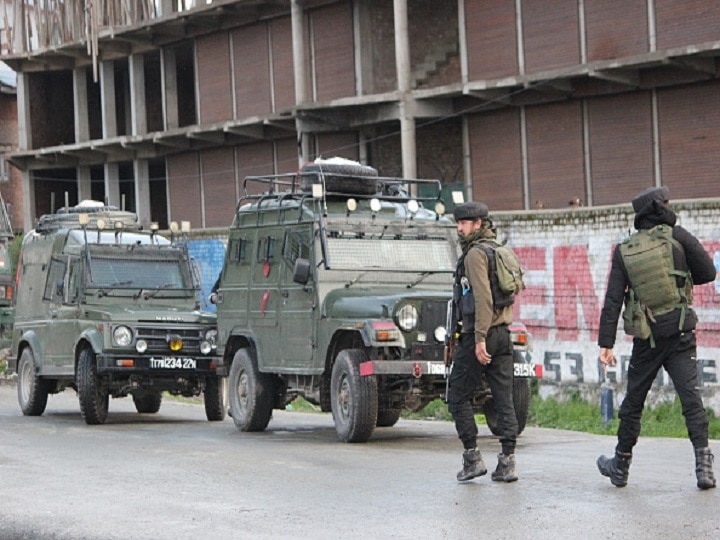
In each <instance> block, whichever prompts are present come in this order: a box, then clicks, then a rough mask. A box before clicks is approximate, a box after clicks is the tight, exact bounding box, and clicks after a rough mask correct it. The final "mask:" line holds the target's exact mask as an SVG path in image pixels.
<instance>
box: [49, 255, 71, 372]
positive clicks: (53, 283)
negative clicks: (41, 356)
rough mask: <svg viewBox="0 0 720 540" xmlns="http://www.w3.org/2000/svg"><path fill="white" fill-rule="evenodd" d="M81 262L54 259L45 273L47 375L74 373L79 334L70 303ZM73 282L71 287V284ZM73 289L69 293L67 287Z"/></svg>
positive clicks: (63, 258)
mask: <svg viewBox="0 0 720 540" xmlns="http://www.w3.org/2000/svg"><path fill="white" fill-rule="evenodd" d="M79 272H80V261H79V259H77V258H69V257H53V259H52V260H51V261H50V266H49V267H48V272H47V281H46V283H45V292H44V293H43V302H47V309H48V316H49V324H48V325H47V326H46V328H45V332H44V336H45V337H44V340H43V341H44V342H45V347H44V348H45V356H46V358H45V362H44V364H45V367H44V369H43V371H44V373H45V374H46V375H72V374H73V373H74V371H75V360H74V347H75V339H76V338H77V334H78V319H77V314H78V310H77V306H76V305H73V304H71V303H69V298H70V296H73V297H75V296H76V295H77V279H78V274H79ZM71 283H72V285H71ZM71 287H72V288H74V291H73V292H72V293H71V292H70V288H71Z"/></svg>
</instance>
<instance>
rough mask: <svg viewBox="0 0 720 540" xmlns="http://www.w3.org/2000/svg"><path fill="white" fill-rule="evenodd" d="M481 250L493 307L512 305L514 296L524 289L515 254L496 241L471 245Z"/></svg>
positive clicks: (518, 262)
mask: <svg viewBox="0 0 720 540" xmlns="http://www.w3.org/2000/svg"><path fill="white" fill-rule="evenodd" d="M473 245H475V246H477V247H479V248H480V249H482V250H483V251H484V252H485V254H486V255H487V258H488V266H489V268H492V269H494V270H495V271H494V272H490V290H491V291H492V295H493V305H494V307H496V308H498V307H505V306H510V305H512V304H513V303H514V302H515V300H514V296H515V295H516V294H517V293H519V292H520V291H522V290H523V289H524V288H525V282H524V281H523V273H524V272H523V269H522V266H521V265H520V259H518V257H517V255H515V252H514V251H513V250H512V249H510V248H509V247H507V246H506V245H504V244H501V243H500V242H498V241H497V240H484V241H482V242H478V243H476V244H473Z"/></svg>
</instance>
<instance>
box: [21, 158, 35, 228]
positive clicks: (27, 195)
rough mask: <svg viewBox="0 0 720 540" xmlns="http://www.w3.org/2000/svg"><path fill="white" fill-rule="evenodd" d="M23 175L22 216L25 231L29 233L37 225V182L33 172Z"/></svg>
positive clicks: (26, 172)
mask: <svg viewBox="0 0 720 540" xmlns="http://www.w3.org/2000/svg"><path fill="white" fill-rule="evenodd" d="M21 173H22V187H21V192H22V216H23V231H26V232H27V231H29V230H30V229H32V228H33V226H34V225H35V220H36V218H37V216H36V215H35V182H34V180H33V176H32V172H30V171H21Z"/></svg>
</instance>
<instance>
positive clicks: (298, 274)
mask: <svg viewBox="0 0 720 540" xmlns="http://www.w3.org/2000/svg"><path fill="white" fill-rule="evenodd" d="M309 280H310V261H309V260H307V259H301V258H299V257H298V258H297V259H295V268H294V269H293V281H294V282H295V283H299V284H300V285H307V282H308V281H309Z"/></svg>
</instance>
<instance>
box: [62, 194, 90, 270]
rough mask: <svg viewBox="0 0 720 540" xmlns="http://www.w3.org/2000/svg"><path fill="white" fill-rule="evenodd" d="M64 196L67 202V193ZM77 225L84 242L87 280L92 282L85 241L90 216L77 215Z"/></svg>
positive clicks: (88, 248)
mask: <svg viewBox="0 0 720 540" xmlns="http://www.w3.org/2000/svg"><path fill="white" fill-rule="evenodd" d="M65 196H66V200H67V193H66V194H65ZM66 204H67V203H66ZM78 223H79V224H80V227H82V231H83V240H84V242H85V268H87V273H88V278H89V279H90V282H92V280H93V279H92V270H91V268H90V246H88V239H87V226H88V223H90V215H89V214H86V213H85V212H82V213H80V214H78Z"/></svg>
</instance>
